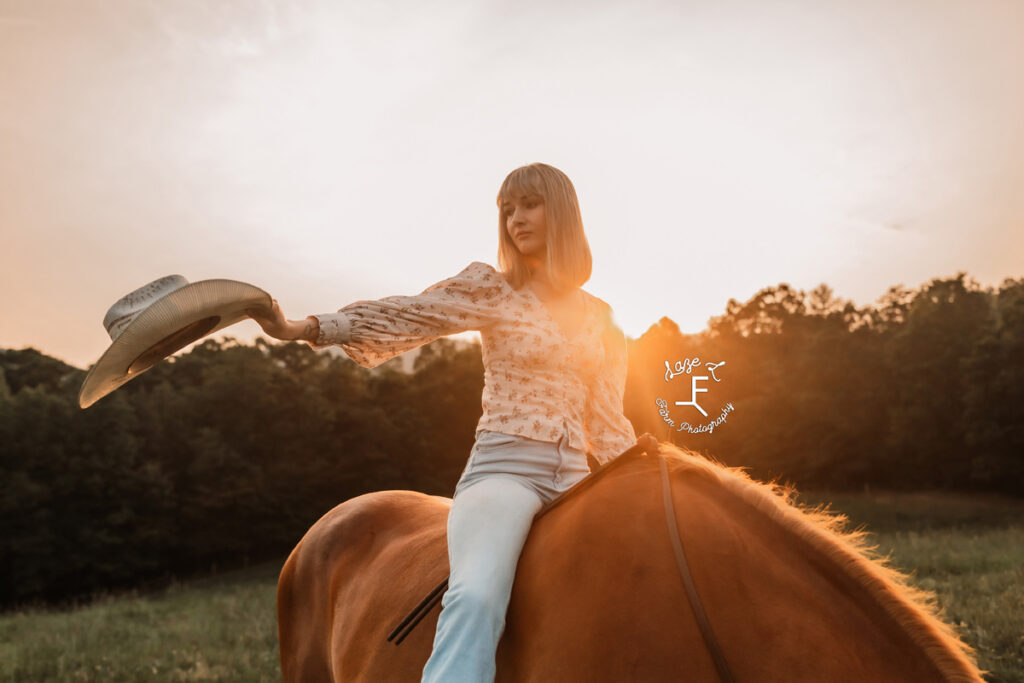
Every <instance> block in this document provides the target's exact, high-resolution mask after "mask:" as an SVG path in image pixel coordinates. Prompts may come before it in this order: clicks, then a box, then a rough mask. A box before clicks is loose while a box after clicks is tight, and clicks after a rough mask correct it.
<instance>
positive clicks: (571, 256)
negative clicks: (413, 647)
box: [251, 163, 637, 683]
mask: <svg viewBox="0 0 1024 683" xmlns="http://www.w3.org/2000/svg"><path fill="white" fill-rule="evenodd" d="M498 245H499V246H498V265H499V268H500V270H496V269H494V268H492V267H491V266H489V265H487V264H485V263H481V262H479V261H474V262H473V263H470V264H469V265H468V266H467V267H466V268H465V269H463V270H462V271H461V272H460V273H458V274H457V275H455V276H454V277H451V278H448V279H446V280H442V281H441V282H438V283H437V284H435V285H432V286H430V287H428V288H427V289H426V290H424V291H423V292H422V293H421V294H419V295H416V296H390V297H386V298H383V299H379V300H376V301H357V302H355V303H352V304H350V305H348V306H345V307H344V308H342V309H340V310H339V311H338V312H337V313H329V314H324V315H315V316H309V317H308V318H306V319H305V320H303V321H290V320H287V319H285V317H284V315H283V313H282V312H281V309H280V307H279V306H278V305H277V302H274V307H273V310H272V313H271V315H270V316H267V315H266V312H265V311H264V312H263V313H262V314H261V313H260V312H258V311H252V312H251V313H252V315H253V317H254V318H256V319H257V322H259V324H260V325H261V326H262V327H263V330H264V331H265V332H266V333H267V334H269V335H270V336H272V337H275V338H277V339H287V340H290V339H303V340H305V341H307V342H309V343H310V344H311V345H312V346H313V347H314V348H321V347H325V346H329V345H332V344H337V345H339V346H340V347H341V348H342V349H343V350H344V351H345V352H346V353H347V354H348V355H349V356H350V357H351V358H352V359H353V360H355V361H356V362H357V363H359V364H360V365H362V366H364V367H370V368H372V367H376V366H377V365H380V364H381V363H383V362H384V361H386V360H388V359H390V358H393V357H395V356H397V355H398V354H400V353H403V352H405V351H408V350H410V349H414V348H417V347H419V346H422V345H423V344H426V343H427V342H429V341H432V340H434V339H437V338H439V337H442V336H445V335H450V334H454V333H457V332H463V331H466V330H479V332H480V335H481V340H482V344H483V362H484V390H483V397H482V403H483V415H482V416H481V417H480V421H479V423H478V424H477V431H476V442H475V444H474V445H473V448H472V450H471V452H470V456H469V459H468V461H467V463H466V466H465V469H464V470H463V472H462V476H461V477H460V478H459V481H458V483H457V484H456V487H455V493H454V495H453V500H452V506H451V510H450V511H449V514H448V528H447V532H448V558H449V562H450V578H449V585H448V590H447V592H446V593H445V594H444V598H443V599H442V601H441V613H440V616H439V618H438V623H437V631H436V633H435V637H434V646H433V651H432V653H431V655H430V658H429V659H428V660H427V663H426V666H425V667H424V669H423V678H422V680H423V682H425V683H427V682H429V683H436V682H441V681H443V682H444V683H462V682H465V683H479V682H480V681H493V680H494V676H495V653H496V650H497V645H498V641H499V639H500V637H501V634H502V632H503V630H504V627H505V612H506V609H507V607H508V603H509V598H510V595H511V590H512V581H513V578H514V576H515V570H516V565H517V563H518V561H519V555H520V552H521V551H522V548H523V544H524V543H525V541H526V537H527V534H528V533H529V530H530V526H531V524H532V522H533V518H534V516H535V515H536V514H537V513H538V512H539V511H540V510H541V508H542V507H543V506H544V505H545V504H546V503H548V502H549V501H551V500H552V499H554V498H555V497H556V496H558V495H559V494H560V493H562V492H563V491H565V490H567V489H568V488H570V487H571V486H573V485H574V484H576V483H577V482H579V481H580V480H581V479H583V478H584V477H585V476H587V474H588V473H589V471H590V470H589V467H588V464H587V452H588V451H589V452H590V454H591V456H592V457H593V458H594V459H595V460H596V461H597V462H598V463H601V464H603V463H605V462H607V461H609V460H611V459H612V458H614V457H615V456H616V455H618V454H619V453H622V452H623V451H625V450H626V449H628V448H629V447H630V446H632V445H633V444H634V443H636V440H637V438H636V434H635V433H634V431H633V427H632V425H631V424H630V422H629V420H627V419H626V417H625V416H624V415H623V412H622V395H623V389H624V386H625V382H626V340H625V336H624V335H623V333H622V331H621V330H620V329H619V328H618V327H617V326H616V325H615V323H614V321H613V318H612V311H611V307H610V306H609V305H608V304H607V303H605V302H604V301H602V300H601V299H599V298H597V297H595V296H593V295H591V294H589V293H587V292H585V291H584V290H582V289H581V288H580V287H581V286H582V285H583V284H584V283H585V282H586V281H587V280H588V279H589V278H590V272H591V255H590V246H589V245H588V243H587V238H586V236H585V235H584V233H583V221H582V219H581V217H580V209H579V203H578V201H577V199H576V190H575V189H574V188H573V185H572V182H571V181H570V180H569V178H568V177H567V176H566V175H565V174H564V173H562V172H561V171H559V170H558V169H556V168H554V167H552V166H548V165H547V164H539V163H538V164H530V165H529V166H523V167H521V168H517V169H516V170H514V171H512V173H510V174H509V175H508V177H507V178H505V181H504V182H503V183H502V185H501V189H500V191H499V193H498Z"/></svg>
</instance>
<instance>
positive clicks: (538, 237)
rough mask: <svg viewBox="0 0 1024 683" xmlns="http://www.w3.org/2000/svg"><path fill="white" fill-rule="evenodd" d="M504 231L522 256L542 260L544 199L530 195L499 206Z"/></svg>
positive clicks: (545, 234) (543, 248) (544, 218)
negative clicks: (503, 221)
mask: <svg viewBox="0 0 1024 683" xmlns="http://www.w3.org/2000/svg"><path fill="white" fill-rule="evenodd" d="M501 213H502V215H503V216H505V230H507V231H508V236H509V237H510V238H511V239H512V243H513V244H515V245H516V247H517V248H518V249H519V252H520V253H521V254H522V255H523V256H527V257H531V258H536V259H543V258H544V257H545V256H546V255H547V240H548V234H547V218H546V216H545V214H544V198H543V197H541V196H540V195H536V194H530V195H523V196H521V197H510V198H509V199H507V200H505V201H504V202H502V204H501Z"/></svg>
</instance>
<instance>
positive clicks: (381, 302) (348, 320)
mask: <svg viewBox="0 0 1024 683" xmlns="http://www.w3.org/2000/svg"><path fill="white" fill-rule="evenodd" d="M501 277H502V275H501V274H500V273H498V272H497V271H496V270H495V269H494V268H493V267H491V266H490V265H488V264H486V263H482V262H480V261H474V262H473V263H471V264H469V265H468V266H466V268H464V269H463V270H462V272H460V273H459V274H458V275H455V276H453V277H450V278H447V279H445V280H441V281H440V282H438V283H436V284H433V285H431V286H429V287H427V288H426V289H425V290H423V292H422V293H420V294H417V295H415V296H389V297H385V298H383V299H377V300H374V301H356V302H355V303H351V304H349V305H347V306H345V307H343V308H341V309H339V310H338V312H337V313H324V314H320V315H316V316H313V317H315V318H316V319H317V321H318V322H319V323H320V335H319V336H318V337H317V340H316V342H315V343H312V344H311V346H312V347H313V348H316V349H320V348H324V347H327V346H331V345H338V346H340V347H341V348H342V350H344V351H345V353H346V354H348V356H349V357H350V358H352V360H354V361H355V362H356V363H358V364H359V365H362V366H363V367H366V368H375V367H377V366H378V365H380V364H381V363H383V362H385V361H387V360H390V359H391V358H394V357H395V356H397V355H399V354H400V353H404V352H406V351H410V350H412V349H415V348H417V347H420V346H423V345H424V344H426V343H428V342H431V341H434V340H435V339H438V338H439V337H444V336H446V335H449V334H455V333H457V332H465V331H467V330H480V329H483V328H486V327H488V326H490V325H491V324H492V323H493V322H495V321H496V320H497V316H498V304H499V301H500V299H501V281H500V279H499V278H501Z"/></svg>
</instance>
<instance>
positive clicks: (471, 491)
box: [422, 476, 542, 683]
mask: <svg viewBox="0 0 1024 683" xmlns="http://www.w3.org/2000/svg"><path fill="white" fill-rule="evenodd" d="M541 505H542V503H541V500H540V497H539V496H538V495H537V494H536V493H534V492H533V491H531V490H530V489H529V488H527V487H526V486H524V485H522V484H520V483H518V482H516V481H515V480H514V479H512V478H510V477H505V476H492V477H488V478H486V479H482V480H480V481H478V482H476V483H475V484H473V485H471V486H469V487H467V488H465V489H464V490H462V491H461V492H460V493H459V495H457V496H456V497H455V498H454V500H453V501H452V507H451V510H449V512H448V560H449V563H450V565H451V574H450V578H449V580H448V590H447V591H445V594H444V597H443V598H442V599H441V614H440V616H439V617H438V620H437V631H436V633H435V634H434V649H433V651H432V652H431V654H430V659H428V660H427V663H426V665H425V666H424V668H423V678H422V683H437V682H443V683H491V682H492V681H494V675H495V652H496V651H497V648H498V641H499V640H500V638H501V634H502V632H503V631H504V629H505V611H506V610H507V609H508V602H509V598H510V597H511V594H512V582H513V580H514V579H515V572H516V565H517V564H518V563H519V554H520V553H521V552H522V549H523V544H524V543H525V542H526V537H527V535H528V534H529V532H530V526H531V525H532V524H533V518H534V516H536V514H537V513H538V512H539V511H540V509H541Z"/></svg>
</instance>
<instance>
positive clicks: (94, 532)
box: [0, 273, 1024, 606]
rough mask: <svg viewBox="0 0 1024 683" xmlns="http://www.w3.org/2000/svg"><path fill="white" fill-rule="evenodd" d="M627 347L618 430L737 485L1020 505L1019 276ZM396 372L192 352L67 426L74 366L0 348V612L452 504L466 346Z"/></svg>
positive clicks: (824, 306) (773, 293)
mask: <svg viewBox="0 0 1024 683" xmlns="http://www.w3.org/2000/svg"><path fill="white" fill-rule="evenodd" d="M629 352H630V368H629V375H628V379H627V384H626V396H625V401H624V410H625V413H626V415H627V417H629V419H630V420H631V421H632V422H633V425H634V427H635V429H636V431H637V433H638V434H640V433H642V432H645V431H646V432H652V433H654V434H655V435H656V436H658V437H659V438H661V439H663V440H671V441H673V442H675V443H678V444H680V445H682V446H686V447H689V448H692V449H694V450H696V451H698V452H701V453H703V454H705V455H707V456H708V457H713V458H715V459H716V460H719V461H721V462H723V463H725V464H727V465H733V466H743V467H746V468H747V469H748V471H749V472H750V473H751V475H752V476H755V477H758V478H761V479H777V478H781V479H783V480H786V481H789V482H792V483H794V484H796V485H797V486H798V487H801V488H821V487H828V488H835V489H862V488H865V487H882V488H902V489H936V488H938V489H946V490H952V489H956V490H983V491H996V492H1001V493H1005V494H1011V495H1017V496H1020V495H1024V476H1022V475H1024V407H1022V406H1024V400H1022V399H1024V395H1022V394H1024V279H1020V280H1012V279H1007V280H1005V281H1004V282H1003V283H1002V285H1001V286H1000V287H999V288H998V289H991V288H989V289H982V288H980V287H979V286H978V285H977V284H976V283H974V282H973V281H971V280H970V279H968V278H966V277H965V274H963V273H959V274H957V276H956V277H953V278H947V279H935V280H932V281H931V282H929V283H928V284H926V285H924V286H922V287H921V288H920V289H918V290H909V289H906V288H904V287H902V286H899V287H893V288H890V290H889V291H888V292H887V293H886V295H885V296H883V297H882V298H881V299H880V300H879V302H878V303H877V305H874V306H868V307H864V308H858V307H856V306H855V305H853V303H852V302H849V301H843V300H841V299H837V298H836V297H835V296H834V295H833V293H832V290H831V289H829V288H828V287H827V286H826V285H821V286H819V287H818V288H816V289H814V290H812V291H811V292H803V291H798V290H794V289H793V288H791V287H789V286H788V285H786V284H781V285H778V286H775V287H769V288H765V289H763V290H761V291H760V292H758V293H757V294H756V295H755V296H753V297H752V298H751V299H750V300H748V301H746V302H743V303H740V302H737V301H734V300H730V301H729V302H728V304H727V306H726V310H725V312H724V313H723V314H722V315H720V316H717V317H715V318H713V319H712V320H711V321H709V324H708V327H707V329H706V330H704V331H703V332H701V333H699V334H695V335H685V334H682V333H681V332H680V331H679V328H678V326H676V325H675V323H673V322H672V321H671V320H669V319H668V318H662V320H660V321H659V322H658V323H657V324H655V325H653V326H652V327H651V328H650V329H649V330H647V331H646V332H645V333H644V334H643V335H642V336H641V337H639V338H638V339H636V340H631V341H630V351H629ZM709 364H710V365H709ZM400 368H401V358H398V359H394V360H392V361H389V362H388V363H385V364H384V365H382V366H380V367H379V368H376V369H374V370H368V369H366V368H362V367H359V366H358V365H356V364H355V363H353V362H352V361H350V360H349V359H348V358H346V357H343V356H338V355H333V354H329V353H315V352H313V351H312V350H311V349H310V348H309V347H308V346H306V345H305V344H299V343H284V344H278V343H268V342H267V341H265V340H263V339H257V340H256V342H255V343H254V344H241V343H238V342H237V341H235V340H232V339H230V338H228V339H224V340H212V339H210V340H206V341H203V342H202V343H200V344H197V345H196V346H194V347H193V348H192V350H191V351H189V352H188V353H185V354H182V355H179V356H177V357H175V358H172V359H169V360H167V361H164V362H162V363H160V364H158V365H157V366H155V367H154V368H153V369H151V370H149V371H148V372H146V373H145V374H143V375H141V376H139V377H138V378H136V379H135V380H133V381H132V382H130V383H128V384H126V385H125V386H123V387H122V388H120V389H118V390H117V391H116V392H114V393H113V394H111V395H110V396H108V397H106V398H104V399H102V400H101V401H99V402H98V403H97V404H95V405H94V406H92V407H91V408H89V409H88V410H85V411H83V410H80V409H79V408H78V405H77V394H78V390H79V388H80V386H81V383H82V380H83V379H84V377H85V372H84V371H83V370H81V369H78V368H74V367H71V366H69V365H66V364H64V363H62V362H60V361H59V360H56V359H54V358H51V357H48V356H46V355H45V354H43V353H40V352H39V351H37V350H34V349H21V350H0V482H2V484H0V605H4V606H11V605H15V604H18V603H22V602H25V601H27V600H47V601H61V600H66V599H70V598H74V597H76V596H81V595H86V594H88V593H90V592H91V591H95V590H98V589H111V588H120V587H127V586H135V585H140V584H145V583H146V582H160V581H164V580H166V579H167V578H168V577H169V576H172V575H173V576H187V575H189V574H192V573H195V572H199V571H207V570H208V569H209V568H210V567H211V566H214V565H215V566H219V567H227V566H233V565H239V564H242V563H245V562H250V561H261V560H264V559H270V558H275V557H281V556H283V555H284V554H286V553H287V552H288V551H289V550H290V549H291V548H292V547H293V546H294V544H295V543H296V542H297V541H298V539H299V538H300V537H301V536H302V534H303V533H304V532H305V530H306V529H307V528H308V527H309V526H310V525H311V524H312V523H313V522H314V521H316V519H318V518H319V517H320V516H321V515H322V514H324V513H325V512H326V511H327V510H329V509H330V508H332V507H333V506H335V505H337V504H338V503H340V502H342V501H344V500H347V499H349V498H351V497H354V496H358V495H361V494H363V493H367V492H370V491H376V490H383V489H413V490H418V491H423V492H425V493H430V494H437V495H444V496H450V495H451V493H452V491H453V489H454V486H455V483H456V481H457V480H458V477H459V474H460V472H461V471H462V468H463V466H464V465H465V461H466V458H467V456H468V453H469V450H470V448H471V446H472V443H473V438H474V430H475V426H476V422H477V420H478V419H479V417H480V413H481V406H480V394H481V391H482V388H483V365H482V361H481V356H480V348H479V346H478V345H460V344H456V343H455V342H454V341H452V340H448V339H440V340H437V341H435V342H433V343H431V344H429V345H427V346H425V347H423V348H422V349H421V351H420V354H419V355H418V356H417V358H416V362H415V365H414V368H413V371H412V372H410V373H406V372H403V371H402V370H401V369H400ZM695 388H697V389H706V391H703V392H702V391H697V392H695V391H694V389H695ZM677 402H680V403H687V402H691V403H694V404H696V405H700V409H698V408H697V407H696V405H677ZM700 410H703V411H704V413H706V415H705V414H703V413H701V412H700ZM683 425H686V427H684V426H683ZM709 425H712V426H713V429H708V426H709Z"/></svg>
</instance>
